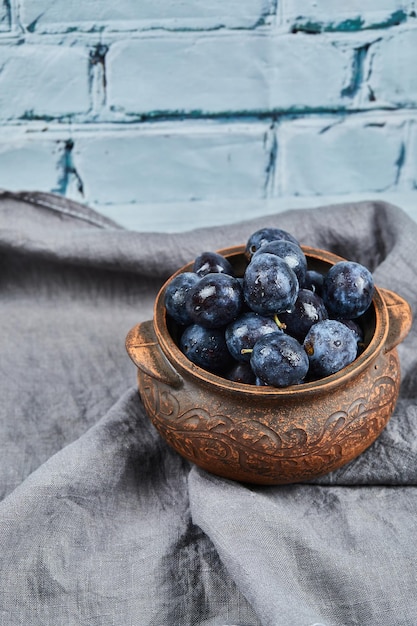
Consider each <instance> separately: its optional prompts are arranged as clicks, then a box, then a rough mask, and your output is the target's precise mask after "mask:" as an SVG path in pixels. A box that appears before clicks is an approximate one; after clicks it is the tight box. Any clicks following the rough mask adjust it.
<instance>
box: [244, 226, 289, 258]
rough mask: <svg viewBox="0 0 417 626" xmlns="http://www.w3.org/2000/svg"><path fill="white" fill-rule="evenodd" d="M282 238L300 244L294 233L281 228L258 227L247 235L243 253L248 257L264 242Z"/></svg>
mask: <svg viewBox="0 0 417 626" xmlns="http://www.w3.org/2000/svg"><path fill="white" fill-rule="evenodd" d="M282 239H284V240H285V241H292V243H295V244H297V245H300V244H299V243H298V241H297V239H296V238H295V237H294V235H292V234H291V233H289V232H287V231H286V230H283V229H282V228H273V227H268V228H260V229H259V230H256V231H255V232H253V233H252V234H251V235H250V236H249V238H248V240H247V242H246V246H245V254H246V256H247V257H248V258H249V259H250V258H251V257H252V255H253V254H255V252H256V251H257V250H259V248H261V247H262V246H263V245H265V244H266V243H269V242H270V241H277V240H282Z"/></svg>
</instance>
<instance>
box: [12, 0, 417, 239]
mask: <svg viewBox="0 0 417 626" xmlns="http://www.w3.org/2000/svg"><path fill="white" fill-rule="evenodd" d="M414 4H415V3H414V2H412V1H410V0H409V1H400V0H362V1H361V2H359V1H358V0H350V1H349V2H343V3H342V2H335V1H334V0H316V1H314V0H210V2H207V0H204V1H203V0H189V1H184V2H178V1H174V0H159V1H156V0H119V1H118V2H114V1H110V0H83V1H81V0H77V1H71V0H0V124H1V127H0V187H3V188H6V189H10V190H22V189H24V190H42V191H53V192H55V193H59V194H62V195H64V196H67V197H70V198H73V199H76V200H79V201H81V202H84V203H86V204H88V205H89V206H91V207H93V208H96V209H98V210H100V211H102V212H103V213H104V214H105V215H107V216H110V217H112V218H113V219H116V220H117V221H118V222H119V223H121V224H124V225H127V226H130V227H132V228H136V229H139V230H161V231H173V230H184V229H189V228H194V227H195V226H200V225H210V224H215V223H216V224H221V223H227V222H233V221H235V220H237V219H242V218H246V217H253V216H255V215H260V214H265V213H269V212H276V211H278V210H285V209H287V208H291V207H305V206H318V205H320V204H328V203H330V202H342V201H344V200H346V199H353V200H360V199H374V198H382V199H385V200H388V201H391V202H394V203H396V204H398V205H399V206H402V207H403V208H404V209H405V210H407V211H408V212H409V213H410V214H411V215H413V217H415V218H417V208H416V206H417V205H416V198H417V159H416V154H417V117H416V110H417V108H416V107H417V70H416V68H417V17H416V8H415V6H414ZM342 5H343V8H340V7H341V6H342Z"/></svg>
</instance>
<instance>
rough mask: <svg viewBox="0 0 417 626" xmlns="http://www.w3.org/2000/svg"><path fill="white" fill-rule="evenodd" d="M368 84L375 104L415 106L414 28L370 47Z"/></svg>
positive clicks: (416, 38)
mask: <svg viewBox="0 0 417 626" xmlns="http://www.w3.org/2000/svg"><path fill="white" fill-rule="evenodd" d="M372 55H373V57H372V63H371V73H370V77H369V79H368V85H369V87H370V89H371V93H372V97H373V100H374V103H375V104H376V105H378V106H387V105H388V106H395V107H404V106H407V107H408V106H416V105H417V72H416V66H417V28H413V29H406V30H400V31H398V32H396V33H394V34H393V35H392V36H390V37H385V38H384V39H382V40H381V41H379V42H377V43H375V44H374V45H373V46H372Z"/></svg>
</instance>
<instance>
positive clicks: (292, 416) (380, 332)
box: [126, 246, 412, 485]
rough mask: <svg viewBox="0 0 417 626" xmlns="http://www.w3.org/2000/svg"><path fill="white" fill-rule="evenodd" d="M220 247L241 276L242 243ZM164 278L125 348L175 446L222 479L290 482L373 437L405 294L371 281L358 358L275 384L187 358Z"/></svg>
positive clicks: (395, 369)
mask: <svg viewBox="0 0 417 626" xmlns="http://www.w3.org/2000/svg"><path fill="white" fill-rule="evenodd" d="M303 249H304V252H305V254H306V256H307V259H308V264H309V268H310V269H316V270H319V271H327V270H328V268H329V267H330V266H331V265H333V264H334V263H336V262H337V261H340V260H343V259H341V257H338V256H336V255H334V254H331V253H329V252H326V251H323V250H317V249H313V248H307V247H303ZM220 252H221V253H222V254H223V255H224V256H226V257H227V258H228V259H229V261H230V262H231V263H232V265H233V266H234V268H235V270H236V272H237V274H238V275H242V274H243V271H244V268H245V266H246V259H245V256H244V248H243V246H240V247H234V248H228V249H226V250H220ZM191 267H192V263H190V264H189V265H186V266H184V267H183V268H181V269H180V270H179V272H182V271H191ZM179 272H176V273H179ZM167 282H168V281H167ZM166 284H167V283H166ZM166 284H165V285H164V286H163V287H162V289H161V290H160V292H159V294H158V296H157V298H156V301H155V308H154V318H153V320H152V321H146V322H143V323H141V324H138V325H137V326H135V327H134V328H132V330H131V331H130V332H129V333H128V336H127V338H126V347H127V351H128V354H129V355H130V357H131V359H132V360H133V362H134V363H135V364H136V366H137V368H138V387H139V392H140V396H141V399H142V401H143V404H144V406H145V410H146V412H147V414H148V416H149V418H150V419H151V420H152V422H153V424H154V426H155V427H156V429H157V430H158V431H159V433H160V434H161V435H162V437H163V438H164V439H165V440H166V441H167V442H168V443H169V444H170V445H171V446H172V447H173V448H174V449H175V450H176V451H177V452H178V453H179V454H180V455H182V456H183V457H185V458H186V459H188V460H189V461H191V462H192V463H195V464H196V465H198V466H199V467H201V468H203V469H205V470H207V471H209V472H212V473H213V474H217V475H219V476H223V477H225V478H229V479H233V480H237V481H243V482H248V483H257V484H265V485H267V484H270V485H272V484H286V483H294V482H301V481H306V480H311V479H313V478H316V477H318V476H320V475H323V474H326V473H328V472H331V471H332V470H335V469H337V468H339V467H341V466H342V465H344V464H346V463H348V462H349V461H351V460H352V459H354V458H355V457H357V456H358V455H359V454H361V453H362V452H363V451H364V450H365V449H366V448H368V447H369V446H370V445H371V444H372V443H373V442H374V441H375V439H376V438H377V437H378V436H379V434H380V433H381V431H382V430H383V428H384V427H385V425H386V424H387V422H388V420H389V419H390V417H391V415H392V413H393V410H394V407H395V403H396V401H397V398H398V393H399V386H400V365H399V360H398V355H397V350H396V346H397V345H398V344H399V343H400V342H401V341H402V340H403V339H404V338H405V337H406V335H407V333H408V332H409V330H410V327H411V321H412V316H411V310H410V306H409V305H408V303H407V302H406V301H405V300H404V299H403V298H401V297H400V296H398V295H397V294H395V293H393V292H392V291H389V290H387V289H381V288H376V290H375V295H374V298H373V303H372V305H371V307H370V308H369V309H368V311H367V313H366V314H365V315H364V317H363V320H362V326H363V329H364V333H365V344H366V347H365V349H364V350H363V352H362V353H361V354H360V355H359V356H358V358H357V359H356V360H355V361H354V362H353V363H351V364H350V365H349V366H347V367H346V368H344V369H343V370H341V371H340V372H337V373H336V374H333V375H331V376H328V377H327V378H324V379H322V380H320V381H316V382H309V383H303V384H301V385H297V386H293V387H287V388H285V389H276V388H272V387H257V386H255V385H245V384H242V383H234V382H230V381H228V380H226V379H224V378H221V377H220V376H217V375H215V374H212V373H210V372H207V371H205V370H203V369H201V368H200V367H198V366H196V365H194V364H193V363H191V362H190V361H189V360H188V359H187V358H186V357H185V356H184V355H183V354H182V352H181V351H180V350H179V348H178V347H177V345H176V342H175V336H176V328H175V326H174V325H172V324H171V325H170V326H169V325H168V324H169V321H168V320H167V317H166V312H165V307H164V294H165V288H166Z"/></svg>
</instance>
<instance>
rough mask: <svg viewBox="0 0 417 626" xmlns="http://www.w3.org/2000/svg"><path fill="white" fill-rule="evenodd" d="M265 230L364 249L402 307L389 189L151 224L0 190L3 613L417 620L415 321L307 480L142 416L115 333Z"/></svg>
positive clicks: (403, 248)
mask: <svg viewBox="0 0 417 626" xmlns="http://www.w3.org/2000/svg"><path fill="white" fill-rule="evenodd" d="M265 226H274V227H279V228H283V229H285V230H288V231H289V232H291V233H293V234H294V235H295V236H296V237H297V238H298V239H299V241H300V242H301V243H302V244H303V245H306V246H313V247H321V248H324V249H327V250H330V251H332V252H334V253H336V254H339V255H341V256H345V257H347V258H350V259H351V260H356V261H359V262H361V263H364V264H365V265H367V266H368V267H369V268H370V269H371V270H372V271H373V273H374V277H375V281H376V284H377V285H378V286H380V287H383V288H385V289H390V290H392V291H395V292H397V293H398V294H399V295H401V296H402V297H404V298H405V299H406V300H407V301H408V302H409V304H410V305H411V308H412V311H413V313H414V314H415V312H416V311H417V285H416V282H415V275H416V273H417V258H416V256H415V252H414V250H415V242H416V241H417V224H415V223H414V222H413V221H412V220H411V219H410V218H409V217H408V216H407V215H406V214H405V213H404V212H403V211H402V210H401V208H399V207H395V206H393V205H390V204H388V203H384V202H373V201H369V202H362V203H354V204H352V203H349V204H348V203H341V204H339V205H334V206H329V207H317V208H316V209H308V210H298V211H297V210H292V211H286V212H283V213H282V212H281V213H280V212H277V213H276V214H273V215H263V216H256V217H255V216H254V218H253V219H252V220H247V221H244V222H240V223H237V224H231V225H227V226H221V227H220V226H219V227H213V228H203V229H196V230H190V231H189V232H178V233H170V234H164V233H141V232H135V231H129V230H127V229H123V228H120V227H119V226H118V225H117V224H115V223H113V222H111V221H110V220H106V218H103V217H102V216H100V215H98V214H97V213H95V212H94V211H93V210H92V209H89V208H87V207H84V206H82V205H80V204H77V203H74V202H71V201H68V200H66V199H65V198H58V197H55V196H53V194H37V193H36V192H34V193H31V194H27V193H22V194H13V193H10V192H2V193H0V319H1V328H2V341H1V344H0V392H1V396H0V397H1V401H0V580H1V584H0V624H1V625H2V626H3V625H4V626H23V625H24V626H27V624H31V625H33V626H60V625H61V624H62V625H65V626H67V625H69V626H84V625H85V626H114V625H115V624H117V626H119V624H120V625H123V626H125V625H126V626H233V625H235V626H236V625H239V626H260V625H262V626H270V625H271V626H272V625H273V626H281V624H282V626H284V625H285V626H292V625H294V626H348V625H349V626H351V625H352V626H375V624H378V626H393V624H395V625H396V626H397V625H398V626H415V623H416V616H417V603H416V598H417V594H416V588H417V579H416V575H415V563H416V557H417V555H416V548H415V545H416V541H415V539H416V537H415V533H416V531H415V519H416V514H417V510H416V508H417V492H416V486H417V471H416V467H417V462H416V461H417V444H416V441H417V430H416V429H417V426H416V423H417V419H416V417H417V415H416V410H417V409H416V407H417V350H416V345H417V331H416V324H415V323H414V324H413V326H412V328H411V331H410V333H409V335H408V336H407V338H406V340H405V341H403V342H402V343H401V344H400V345H399V346H398V353H399V357H400V362H401V368H402V383H401V390H400V397H399V400H398V402H397V406H396V408H395V411H394V414H393V416H392V418H391V420H390V421H389V423H388V425H387V427H386V428H385V430H384V431H383V432H382V434H381V435H380V437H379V438H378V439H377V440H376V441H375V442H374V444H372V446H371V447H370V448H369V449H368V450H366V451H365V452H364V453H363V454H361V455H360V456H359V457H358V458H357V459H355V460H353V461H352V462H350V463H349V464H347V465H345V466H344V467H342V468H340V469H339V470H337V471H335V472H333V473H331V474H328V475H326V476H323V477H322V478H319V479H316V480H315V481H311V482H310V483H305V484H298V485H288V486H281V487H280V486H276V487H275V486H274V487H260V486H256V485H244V484H239V483H234V482H232V481H228V480H224V479H222V478H218V477H215V476H213V475H211V474H209V473H207V472H204V471H202V470H200V469H198V468H196V467H194V466H191V464H189V463H188V462H187V461H185V460H184V459H183V458H182V457H180V456H179V455H178V454H177V453H176V452H174V451H173V450H172V449H171V448H170V447H169V446H168V445H167V444H166V443H165V441H163V440H162V438H161V437H160V436H159V434H158V433H157V432H156V430H155V429H154V427H153V425H152V424H151V422H150V420H149V418H148V417H147V415H146V414H145V411H144V408H143V404H142V402H141V399H140V395H139V393H138V390H137V383H136V368H135V366H134V365H133V363H132V362H131V361H130V359H129V357H128V355H127V352H126V349H125V339H126V335H127V333H128V332H129V330H130V329H131V328H132V327H133V326H135V325H136V324H137V323H139V322H142V321H145V320H150V319H151V318H152V315H153V304H154V300H155V296H156V294H157V292H158V290H159V289H160V287H161V285H162V284H163V282H164V280H166V279H167V278H168V277H169V276H170V275H171V274H172V272H174V271H176V270H177V269H178V268H179V267H181V266H182V265H183V264H185V263H188V262H190V261H192V260H193V258H194V257H195V256H196V255H197V254H199V253H201V252H202V251H205V250H219V249H222V248H224V247H230V246H233V245H242V244H244V243H245V241H246V240H247V238H248V237H249V235H250V234H251V233H252V232H254V231H255V230H257V229H258V228H261V227H265Z"/></svg>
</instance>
